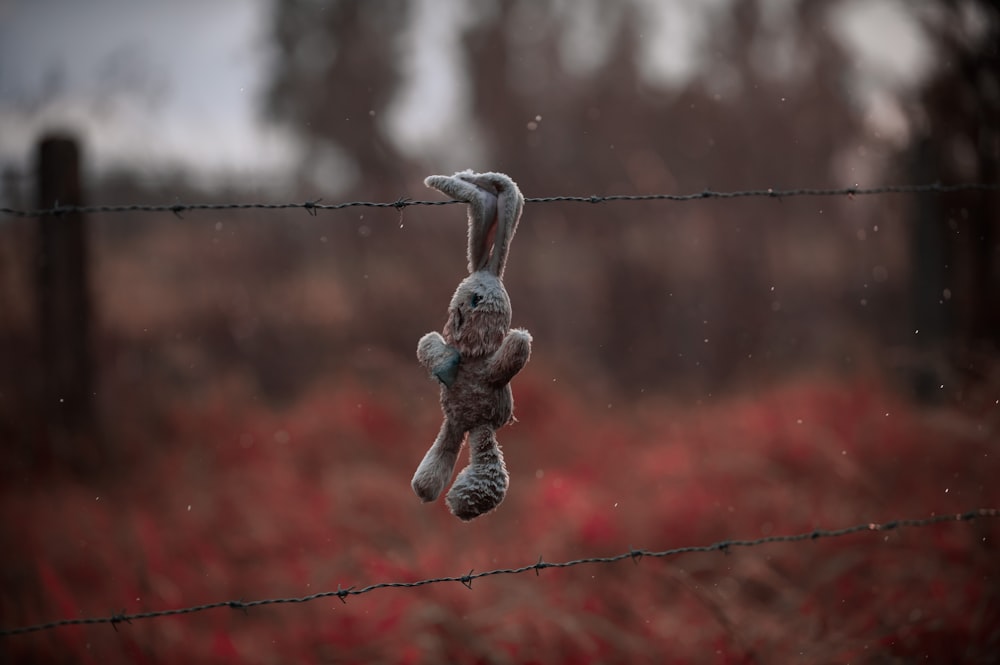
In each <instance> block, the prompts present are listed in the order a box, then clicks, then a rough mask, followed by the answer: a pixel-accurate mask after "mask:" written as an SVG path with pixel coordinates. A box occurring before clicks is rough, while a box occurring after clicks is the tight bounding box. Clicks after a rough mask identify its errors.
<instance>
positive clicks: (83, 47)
mask: <svg viewBox="0 0 1000 665" xmlns="http://www.w3.org/2000/svg"><path fill="white" fill-rule="evenodd" d="M598 1H600V0H575V2H568V3H563V4H562V5H558V6H561V7H562V8H563V9H562V11H563V14H564V16H563V17H562V18H563V19H564V20H563V23H564V25H567V26H569V27H570V28H572V29H571V30H566V31H564V34H563V35H560V36H558V37H557V38H559V39H561V40H562V43H561V51H562V53H563V55H564V56H565V57H564V59H565V62H564V63H563V65H564V66H566V67H570V68H573V67H575V68H578V69H585V68H586V67H588V66H593V62H592V61H593V60H594V58H595V57H599V56H600V52H601V51H602V49H604V47H602V46H601V42H600V40H599V39H598V37H597V36H595V35H598V34H599V33H600V31H598V30H597V28H596V24H595V23H594V21H599V20H607V17H606V15H601V16H602V17H603V18H595V17H597V16H598V13H596V12H595V11H594V7H595V3H596V2H598ZM633 1H634V2H635V3H636V4H637V5H638V6H639V8H640V15H641V16H642V20H643V28H644V30H645V35H644V39H643V42H644V44H645V45H644V46H643V45H641V46H642V48H641V49H640V55H641V56H642V57H643V59H642V60H640V70H641V71H642V72H643V74H644V76H646V77H647V78H648V79H651V80H653V81H659V82H660V83H661V84H663V85H677V84H683V83H684V81H685V80H686V78H687V77H689V76H690V75H691V71H692V66H693V63H696V62H698V57H699V54H698V48H699V39H700V38H699V34H700V33H701V32H703V31H704V29H705V25H704V24H703V25H701V26H700V27H699V25H698V23H697V16H698V15H699V14H705V13H707V12H711V11H716V12H722V13H723V15H724V14H725V12H727V11H728V5H729V3H730V2H731V1H732V0H711V1H709V0H705V1H704V2H695V3H692V2H680V1H673V2H671V1H668V0H633ZM465 2H466V0H415V4H414V11H413V16H414V22H413V30H412V31H411V33H410V34H409V35H408V36H406V37H404V41H405V44H404V51H406V52H407V53H408V55H407V57H405V58H403V59H402V61H401V65H400V66H401V68H402V71H403V73H404V75H405V76H406V79H407V82H406V84H405V85H403V86H402V87H401V89H400V91H399V92H398V97H397V100H396V101H395V102H394V103H393V104H392V105H391V107H390V108H388V109H379V110H378V112H379V113H380V114H383V113H384V115H383V116H382V117H383V119H384V120H383V121H384V122H385V123H387V125H386V127H387V129H388V130H389V131H390V133H391V134H392V135H393V136H394V137H395V140H396V141H397V142H398V144H399V145H400V147H401V149H403V150H404V151H409V152H411V153H421V154H422V155H423V156H424V157H425V158H428V159H431V160H435V159H438V158H441V161H445V160H444V157H443V156H442V155H441V154H439V153H440V152H441V151H442V150H445V149H448V148H449V142H448V141H445V140H442V136H443V134H442V132H443V131H444V129H445V128H447V127H448V126H449V125H452V126H453V125H455V124H456V123H466V124H469V125H470V131H469V133H470V134H473V133H474V126H472V124H471V123H474V119H473V118H470V117H468V100H467V99H466V98H465V88H464V78H463V76H462V73H463V71H464V70H463V66H462V64H461V62H460V59H459V58H456V57H454V56H456V55H457V54H458V53H459V48H460V46H459V45H460V39H461V34H462V31H463V30H465V29H467V28H468V27H469V25H470V19H469V16H471V15H473V14H475V12H470V11H468V10H469V9H470V8H469V7H465V6H464V5H465ZM790 2H792V0H767V1H766V2H764V3H763V6H764V7H765V8H769V9H767V11H766V14H768V15H770V16H772V18H773V17H778V18H777V19H775V20H778V21H779V22H778V23H776V29H775V30H774V39H775V41H776V42H777V41H778V40H779V39H780V37H781V35H782V30H781V29H780V28H781V24H780V16H781V14H782V13H783V10H782V9H781V8H782V6H786V7H787V3H790ZM270 6H271V2H270V0H0V169H3V168H5V167H11V166H13V167H15V168H18V169H24V168H25V167H26V165H28V164H30V159H31V154H32V149H33V146H34V143H35V142H36V140H37V138H38V136H39V135H40V134H41V133H42V132H43V131H46V130H48V129H58V128H67V129H71V130H74V131H76V132H77V133H79V134H80V135H82V137H83V139H84V146H85V150H86V155H87V159H88V162H89V163H88V165H89V167H90V168H92V169H94V170H95V171H97V172H103V171H107V170H109V169H113V168H128V169H130V170H132V171H138V173H140V174H146V175H149V176H150V177H155V176H156V175H157V174H161V173H163V172H169V171H170V170H172V169H173V170H180V169H183V170H186V171H189V172H191V173H192V174H194V175H195V176H196V177H200V178H205V179H206V182H208V181H210V180H212V179H213V178H215V177H217V176H218V175H219V174H224V178H223V179H229V180H234V179H235V178H236V177H238V178H239V181H240V183H241V184H242V185H244V186H250V187H260V186H262V185H264V184H265V183H270V184H278V185H279V187H280V184H281V183H280V181H281V178H288V177H291V175H292V174H293V172H294V169H292V168H291V166H292V165H294V163H295V162H296V159H297V155H298V154H299V153H298V150H297V144H296V142H295V140H294V139H293V138H292V137H291V136H290V135H289V134H288V132H287V131H285V130H280V129H277V128H275V127H273V126H269V125H267V124H266V123H264V122H263V121H262V120H261V118H260V117H259V111H258V108H259V104H260V100H261V98H262V86H263V85H264V84H265V82H266V77H267V72H268V70H267V67H268V63H269V58H270V54H271V51H270V49H271V46H270V42H269V40H268V33H269V26H268V21H269V20H270ZM831 7H836V8H837V10H838V13H837V15H836V16H833V17H831V21H830V23H831V29H833V30H834V31H835V32H836V33H837V34H838V35H840V38H841V40H842V42H843V43H844V44H845V46H846V47H847V48H849V49H851V50H852V51H853V52H855V53H856V55H857V57H856V63H857V66H856V67H855V68H854V69H853V70H852V71H851V72H849V73H848V74H850V75H851V76H853V77H854V86H855V88H856V90H857V94H858V95H859V97H860V98H861V100H862V104H863V105H867V111H866V112H867V113H869V114H870V116H871V117H870V120H871V122H872V123H874V124H875V125H880V127H879V129H880V131H884V132H892V131H894V130H896V131H898V130H899V129H900V127H902V125H901V124H900V123H904V124H905V120H903V119H902V118H901V115H900V111H899V108H898V105H897V104H895V102H894V99H895V97H894V87H898V86H907V85H914V84H916V83H918V82H919V81H920V79H921V78H922V77H923V76H924V75H925V74H926V72H927V71H928V69H929V67H930V56H929V54H928V49H927V46H926V40H924V39H923V37H922V32H921V30H920V28H919V26H918V24H917V22H916V21H915V20H914V18H913V16H912V15H911V13H910V11H909V9H907V5H906V3H905V1H904V0H847V1H846V2H842V3H832V4H831ZM588 17H589V18H588ZM657 26H659V28H658V27H657ZM683 26H687V27H686V28H684V29H681V28H682V27H683ZM657 30H660V32H661V33H662V34H660V35H659V36H658V37H657V35H655V34H653V33H656V31H657ZM785 32H787V30H786V31H785ZM414 35H421V36H422V37H424V38H422V39H416V38H414ZM428 35H432V36H433V38H430V39H428V38H426V37H427V36H428ZM588 63H590V64H588ZM428 100H432V101H433V100H438V102H439V103H438V105H437V106H435V105H433V104H430V103H428ZM417 128H418V129H419V131H417ZM435 146H436V147H435ZM470 149H471V150H474V146H472V148H470ZM435 151H437V152H435ZM465 158H466V159H467V158H468V156H465ZM442 166H444V165H443V164H442ZM326 182H327V183H328V182H329V181H326Z"/></svg>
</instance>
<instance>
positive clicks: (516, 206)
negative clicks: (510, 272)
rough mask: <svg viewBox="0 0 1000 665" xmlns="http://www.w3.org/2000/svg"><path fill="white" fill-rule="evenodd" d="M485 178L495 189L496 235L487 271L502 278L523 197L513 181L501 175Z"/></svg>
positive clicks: (491, 175)
mask: <svg viewBox="0 0 1000 665" xmlns="http://www.w3.org/2000/svg"><path fill="white" fill-rule="evenodd" d="M485 176H487V177H490V178H491V180H492V181H493V183H494V184H495V185H496V188H497V221H496V227H495V229H496V233H495V236H494V238H493V251H492V252H491V254H490V260H489V265H488V269H489V271H490V272H492V273H493V274H494V275H496V276H497V277H503V271H504V269H505V268H506V267H507V255H508V254H509V253H510V241H511V240H512V239H513V238H514V233H515V232H516V231H517V223H518V221H519V220H520V219H521V210H522V209H523V208H524V197H523V196H521V191H520V190H519V189H518V188H517V185H515V184H514V181H513V180H511V179H510V178H508V177H507V176H505V175H503V174H502V173H487V174H485Z"/></svg>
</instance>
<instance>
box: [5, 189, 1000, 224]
mask: <svg viewBox="0 0 1000 665" xmlns="http://www.w3.org/2000/svg"><path fill="white" fill-rule="evenodd" d="M966 191H983V192H995V191H1000V183H958V184H953V185H943V184H940V183H931V184H927V185H885V186H882V187H842V188H838V189H772V188H767V189H750V190H745V191H731V192H716V191H712V190H705V191H703V192H697V193H694V194H612V195H607V196H598V195H593V196H543V197H536V198H526V199H525V202H526V203H591V204H597V203H613V202H617V201H700V200H705V199H738V198H753V197H764V198H772V199H785V198H793V197H801V196H851V197H853V196H873V195H877V194H948V193H953V192H966ZM455 203H463V202H462V201H455V200H450V201H414V200H411V199H407V198H399V199H396V200H395V201H391V202H378V201H344V202H341V203H322V199H315V200H312V201H304V202H302V203H169V204H162V205H148V204H133V205H95V206H70V205H66V206H60V205H56V206H54V207H52V208H39V209H36V210H17V209H15V208H0V214H5V215H12V216H14V217H53V216H59V215H66V214H73V213H76V214H102V213H129V212H144V213H145V212H170V213H173V214H174V215H178V216H180V214H181V213H184V212H191V211H202V210H287V209H295V208H300V209H303V210H305V211H306V212H308V213H309V214H311V215H316V213H317V212H319V211H321V210H343V209H345V208H396V209H397V210H402V209H403V208H409V207H411V206H440V205H452V204H455Z"/></svg>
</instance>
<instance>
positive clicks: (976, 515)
mask: <svg viewBox="0 0 1000 665" xmlns="http://www.w3.org/2000/svg"><path fill="white" fill-rule="evenodd" d="M997 517H1000V508H980V509H977V510H969V511H966V512H964V513H957V514H956V513H948V514H943V515H932V516H931V517H925V518H921V519H905V520H893V521H891V522H886V523H885V524H876V523H874V522H866V523H864V524H858V525H855V526H851V527H846V528H843V529H834V530H825V529H814V530H812V531H806V532H804V533H797V534H789V535H784V536H763V537H761V538H756V539H753V540H722V541H719V542H717V543H714V544H711V545H689V546H687V547H676V548H673V549H668V550H663V551H660V552H651V551H648V550H637V549H634V548H632V547H630V548H629V550H628V551H627V552H624V553H622V554H617V555H615V556H605V557H589V558H584V559H574V560H572V561H563V562H558V563H552V562H548V561H543V560H542V557H541V556H539V557H538V561H537V562H535V563H533V564H528V565H526V566H521V567H520V568H498V569H496V570H488V571H485V572H481V573H477V572H475V571H474V569H473V570H469V572H468V573H466V574H465V575H461V576H459V577H434V578H428V579H424V580H417V581H415V582H379V583H377V584H372V585H369V586H366V587H364V588H361V589H356V590H355V588H354V587H353V586H349V587H347V588H341V586H340V585H339V584H338V585H337V590H336V591H324V592H321V593H315V594H312V595H309V596H302V597H299V598H265V599H262V600H254V601H249V602H243V601H242V600H238V601H235V600H231V601H223V602H217V603H208V604H207V605H194V606H192V607H182V608H179V609H171V610H154V611H150V612H139V613H135V614H126V613H125V611H124V610H122V611H121V612H120V613H117V614H112V615H111V616H109V617H91V618H82V619H63V620H59V621H50V622H48V623H40V624H35V625H32V626H22V627H20V628H6V629H0V637H12V636H15V635H25V634H27V633H35V632H39V631H45V630H53V629H55V628H61V627H63V626H79V625H91V624H101V623H109V624H111V626H112V627H113V628H115V630H117V629H118V628H117V626H118V624H120V623H131V622H132V621H133V620H137V619H155V618H158V617H165V616H177V615H180V614H194V613H195V612H204V611H206V610H212V609H216V608H219V607H229V608H233V609H242V610H244V611H246V610H247V609H248V608H250V607H257V606H260V605H277V604H284V603H307V602H310V601H313V600H317V599H319V598H328V597H330V596H337V597H338V598H340V600H341V602H343V603H344V604H346V603H347V596H360V595H362V594H366V593H370V592H372V591H375V590H377V589H389V588H405V589H413V588H416V587H423V586H427V585H431V584H443V583H445V582H461V583H462V585H463V586H465V587H466V588H467V589H469V590H470V591H471V590H472V581H473V580H475V579H478V578H480V577H491V576H493V575H518V574H521V573H526V572H528V571H529V570H533V571H535V575H538V571H539V570H541V569H542V568H572V567H574V566H580V565H584V564H592V563H593V564H612V563H616V562H618V561H622V560H624V559H631V560H632V562H633V563H636V564H637V563H638V561H639V560H640V559H641V558H642V557H644V556H649V557H654V558H660V559H662V558H666V557H673V556H677V555H680V554H689V553H693V552H716V551H720V550H721V551H723V552H725V553H727V554H728V553H730V550H731V549H732V548H735V547H757V546H759V545H767V544H770V543H797V542H802V541H806V540H818V539H820V538H839V537H841V536H847V535H851V534H856V533H864V532H876V531H887V530H890V529H899V528H902V527H909V528H922V527H930V526H934V525H936V524H942V523H944V522H968V521H971V520H974V519H984V518H997Z"/></svg>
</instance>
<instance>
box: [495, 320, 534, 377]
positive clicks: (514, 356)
mask: <svg viewBox="0 0 1000 665" xmlns="http://www.w3.org/2000/svg"><path fill="white" fill-rule="evenodd" d="M530 356H531V333H529V332H528V331H527V330H524V329H522V328H514V329H513V330H511V331H509V332H508V333H507V336H506V337H504V339H503V342H501V344H500V348H499V349H497V350H496V353H494V354H493V355H492V356H491V357H490V359H489V362H488V364H487V366H486V378H487V380H488V381H490V382H492V383H495V384H498V385H503V384H505V383H510V380H511V379H513V378H514V375H515V374H517V373H518V372H520V371H521V368H523V367H524V365H525V363H527V362H528V358H529V357H530Z"/></svg>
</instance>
